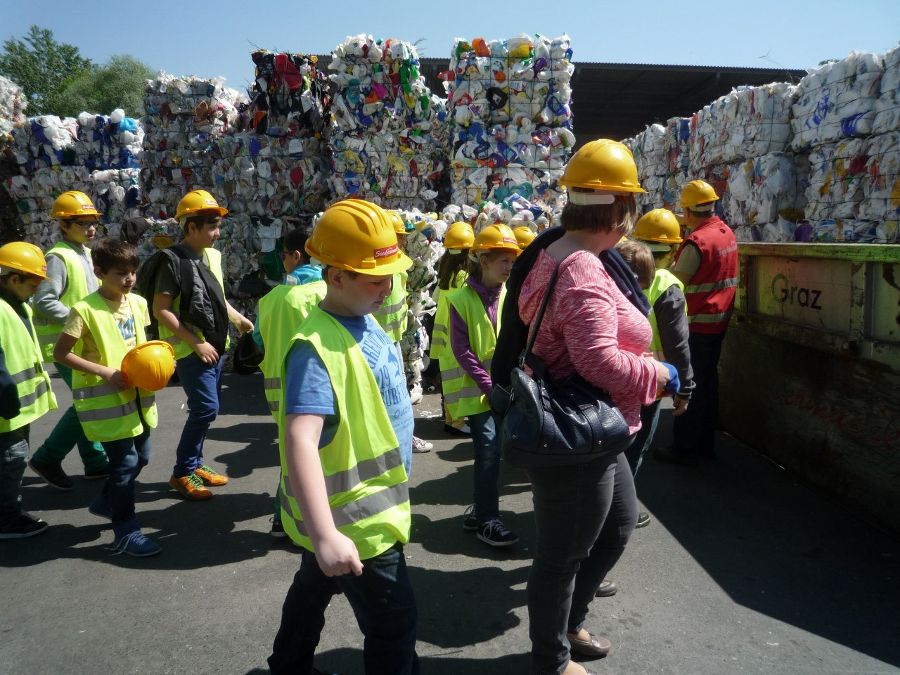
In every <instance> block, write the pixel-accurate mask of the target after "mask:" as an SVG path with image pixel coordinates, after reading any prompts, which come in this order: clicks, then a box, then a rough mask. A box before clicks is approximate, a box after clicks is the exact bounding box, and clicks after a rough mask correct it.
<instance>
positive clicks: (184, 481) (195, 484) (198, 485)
mask: <svg viewBox="0 0 900 675" xmlns="http://www.w3.org/2000/svg"><path fill="white" fill-rule="evenodd" d="M169 485H170V486H172V487H173V488H175V489H176V490H177V491H178V492H180V493H181V496H182V497H184V498H185V499H190V500H192V501H195V502H199V501H203V500H204V499H212V496H213V493H212V492H210V491H209V490H207V489H206V488H205V487H203V481H202V480H200V477H199V476H197V474H194V473H189V474H188V475H187V476H179V477H178V478H176V477H175V476H172V477H171V478H170V479H169Z"/></svg>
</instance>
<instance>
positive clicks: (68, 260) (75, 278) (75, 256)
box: [34, 241, 91, 361]
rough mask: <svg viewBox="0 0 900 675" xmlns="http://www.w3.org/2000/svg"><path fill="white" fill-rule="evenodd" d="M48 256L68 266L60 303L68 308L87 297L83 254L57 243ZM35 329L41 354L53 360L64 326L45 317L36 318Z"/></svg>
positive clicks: (88, 254) (71, 247)
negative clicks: (52, 256)
mask: <svg viewBox="0 0 900 675" xmlns="http://www.w3.org/2000/svg"><path fill="white" fill-rule="evenodd" d="M85 251H87V257H88V260H90V258H91V250H90V249H89V248H86V247H85ZM47 255H55V256H57V257H58V258H60V259H61V260H62V261H63V262H64V263H65V265H66V287H65V289H64V290H63V294H62V295H61V296H59V301H60V302H61V303H62V304H64V305H65V306H66V307H68V308H70V309H71V308H72V306H73V305H74V304H75V303H76V302H78V301H79V300H81V299H82V298H83V297H85V296H86V295H87V294H88V293H89V292H90V291H88V285H87V279H85V278H84V265H83V264H82V262H81V254H80V253H79V252H78V251H76V250H75V247H74V246H73V245H72V244H69V243H68V242H65V241H58V242H56V243H55V244H54V245H53V247H52V248H51V249H50V250H49V251H47ZM34 327H35V329H36V330H37V336H38V342H40V343H41V353H42V354H43V355H44V359H45V360H47V361H52V360H53V348H54V347H55V346H56V341H57V340H59V334H60V333H62V329H63V324H61V323H53V322H51V321H49V320H47V319H45V318H43V317H40V316H39V317H35V320H34Z"/></svg>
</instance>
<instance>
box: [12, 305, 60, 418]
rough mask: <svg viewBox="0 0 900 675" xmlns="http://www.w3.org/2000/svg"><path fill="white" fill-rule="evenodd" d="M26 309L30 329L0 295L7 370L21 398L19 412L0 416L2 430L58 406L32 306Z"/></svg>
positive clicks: (37, 416)
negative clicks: (42, 354)
mask: <svg viewBox="0 0 900 675" xmlns="http://www.w3.org/2000/svg"><path fill="white" fill-rule="evenodd" d="M24 308H25V317H26V319H27V320H28V323H29V324H30V325H31V328H32V330H31V331H29V330H28V328H26V326H25V322H24V321H23V320H22V317H21V316H19V315H18V314H17V313H16V310H15V309H13V307H12V305H10V304H9V303H7V302H6V301H5V300H3V299H2V298H0V336H2V340H3V354H4V357H5V359H6V370H7V372H9V374H10V377H11V378H12V380H13V382H15V384H16V393H17V394H18V397H19V414H18V415H16V416H15V417H13V418H12V419H6V418H5V417H0V433H6V432H8V431H14V430H15V429H20V428H22V427H24V426H25V425H26V424H31V423H32V422H34V421H35V420H36V419H38V418H39V417H41V416H42V415H44V414H45V413H47V412H48V411H50V410H53V409H55V408H56V397H55V396H54V395H53V389H52V387H51V386H50V375H48V374H47V371H45V370H44V366H43V363H42V361H41V348H40V345H39V344H38V341H37V336H36V334H33V333H34V325H33V324H31V316H32V313H31V308H30V307H29V306H28V305H27V304H26V305H24Z"/></svg>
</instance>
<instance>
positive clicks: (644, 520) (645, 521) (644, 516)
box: [635, 511, 650, 527]
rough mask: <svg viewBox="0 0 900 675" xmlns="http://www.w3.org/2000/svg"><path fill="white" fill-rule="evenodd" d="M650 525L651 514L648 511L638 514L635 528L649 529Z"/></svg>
mask: <svg viewBox="0 0 900 675" xmlns="http://www.w3.org/2000/svg"><path fill="white" fill-rule="evenodd" d="M649 524H650V514H649V513H647V512H646V511H641V512H640V513H639V514H638V519H637V523H635V527H647V526H648V525H649Z"/></svg>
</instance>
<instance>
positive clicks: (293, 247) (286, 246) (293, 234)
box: [281, 227, 309, 260]
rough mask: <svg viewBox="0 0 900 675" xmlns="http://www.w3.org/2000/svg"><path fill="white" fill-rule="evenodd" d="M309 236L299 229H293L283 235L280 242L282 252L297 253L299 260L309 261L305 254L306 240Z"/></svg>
mask: <svg viewBox="0 0 900 675" xmlns="http://www.w3.org/2000/svg"><path fill="white" fill-rule="evenodd" d="M307 239H309V234H308V233H307V232H306V230H305V229H303V228H301V227H295V228H294V229H293V230H291V231H290V232H288V233H287V234H286V235H284V239H282V241H281V248H282V250H284V251H299V252H300V259H301V260H309V256H308V255H307V253H306V240H307Z"/></svg>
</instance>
